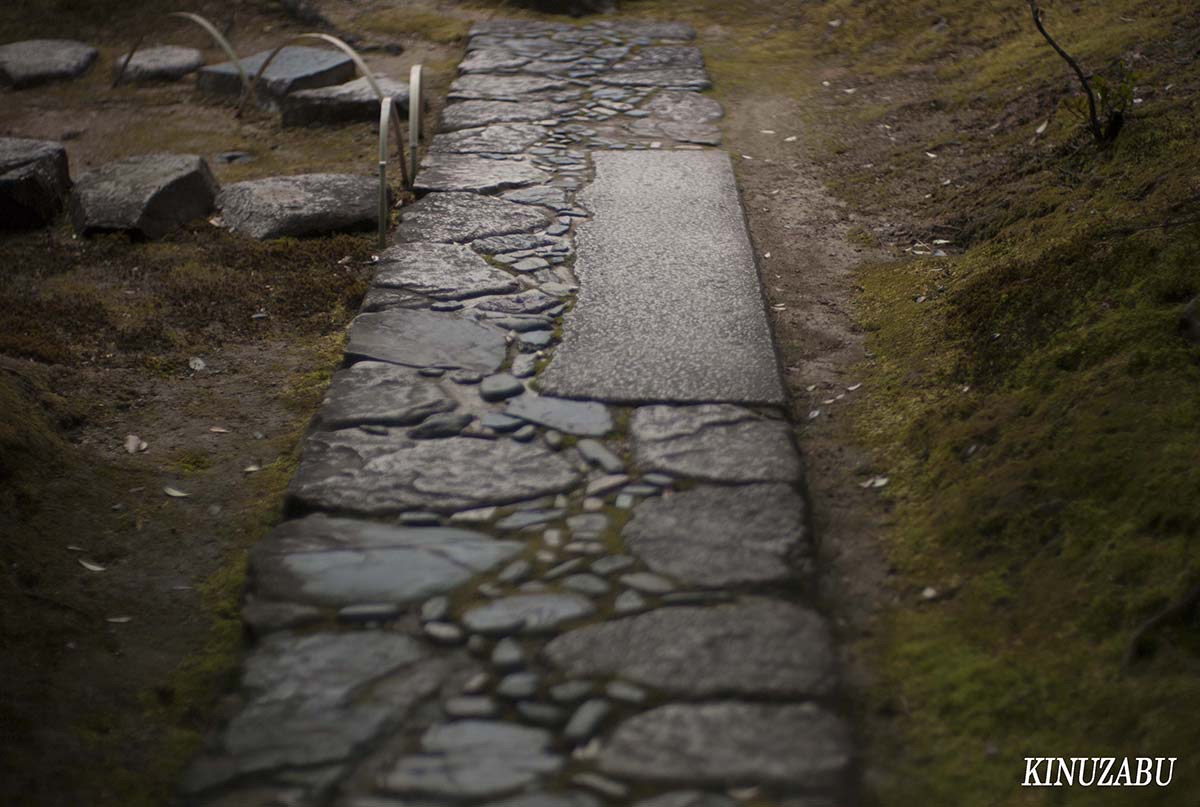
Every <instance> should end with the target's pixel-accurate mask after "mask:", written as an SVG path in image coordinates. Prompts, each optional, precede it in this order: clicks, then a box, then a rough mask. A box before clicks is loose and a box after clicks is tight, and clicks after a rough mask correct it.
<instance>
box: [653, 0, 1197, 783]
mask: <svg viewBox="0 0 1200 807" xmlns="http://www.w3.org/2000/svg"><path fill="white" fill-rule="evenodd" d="M632 5H633V7H634V9H635V10H638V11H639V12H641V13H645V14H647V15H653V14H656V13H658V14H661V13H665V12H667V11H669V10H670V11H677V12H679V13H680V14H681V15H682V16H684V17H686V18H690V19H691V20H692V21H693V22H695V23H697V24H699V25H700V26H702V27H703V26H705V25H708V24H716V25H719V26H721V28H720V29H714V30H713V31H712V32H711V33H712V34H714V35H715V34H717V32H718V30H719V32H720V34H722V35H720V36H713V35H710V36H709V37H707V38H706V43H705V44H706V56H707V58H708V61H709V64H710V67H711V68H712V70H713V72H714V74H715V78H716V81H717V86H718V93H726V94H728V95H730V96H732V95H736V94H737V93H739V92H743V91H753V92H760V93H762V92H775V93H778V94H779V95H781V96H787V97H790V98H802V99H805V100H806V101H808V102H810V103H811V106H812V108H813V114H812V117H811V120H810V126H811V127H812V131H811V132H810V139H812V136H813V135H814V134H815V135H817V138H816V142H817V146H816V148H815V149H814V152H815V153H814V156H815V157H816V158H817V160H816V162H817V163H818V164H822V165H825V166H827V167H828V169H827V170H828V173H827V176H826V177H825V179H826V182H827V184H828V185H829V186H830V187H831V188H832V189H833V190H834V191H835V192H836V193H837V194H838V195H840V196H842V197H843V198H845V199H846V200H847V201H848V202H850V203H851V204H852V205H853V206H854V207H856V208H857V209H859V210H863V211H865V212H866V213H868V214H874V215H875V216H877V217H880V218H883V219H886V220H888V221H892V222H896V221H901V222H910V223H912V224H911V227H912V231H913V232H916V233H919V234H921V235H923V236H924V238H925V240H926V241H929V240H932V238H934V237H945V236H947V235H948V234H950V233H954V235H952V236H951V238H953V240H955V241H956V242H957V245H956V247H952V249H956V248H957V249H960V250H961V254H957V255H953V256H949V257H946V258H928V257H927V258H920V259H913V258H906V259H904V260H901V261H894V260H893V261H888V262H886V263H880V264H877V265H869V266H864V267H863V268H862V270H861V275H860V282H861V284H862V287H863V291H862V293H861V295H860V299H859V313H860V317H861V322H862V324H863V325H864V327H866V328H867V329H868V330H869V331H871V332H872V335H871V337H870V339H869V347H870V349H871V351H872V352H873V359H872V360H871V361H870V362H869V366H868V367H867V368H864V369H865V371H866V372H867V373H868V382H869V384H870V387H871V389H872V390H873V393H872V394H871V396H870V400H869V403H868V404H867V406H866V408H865V409H863V410H860V416H859V431H860V433H861V435H862V437H863V439H864V441H865V442H867V443H868V444H869V445H871V446H872V447H873V448H874V449H875V451H876V453H877V455H878V457H879V458H880V460H881V461H882V463H883V464H885V465H886V467H887V468H888V469H889V474H890V476H891V478H892V484H891V486H890V487H889V488H888V489H887V491H886V495H887V497H888V498H889V499H890V501H891V504H892V505H893V506H894V508H895V515H896V517H895V522H894V523H895V526H894V529H893V530H891V532H890V534H889V535H888V536H887V538H886V541H887V544H886V551H887V552H888V554H889V556H890V559H891V560H892V562H893V563H894V564H895V566H896V567H897V568H898V570H899V573H900V575H901V579H902V581H903V586H904V587H905V588H906V590H907V591H908V592H909V593H910V594H911V596H910V597H908V598H907V600H906V601H907V602H908V603H911V604H910V605H905V606H902V607H900V608H898V609H896V610H895V611H893V612H892V613H890V614H888V615H886V617H885V620H884V621H885V626H884V628H883V630H882V632H881V635H880V637H879V638H878V639H877V640H875V641H874V642H873V645H872V646H871V647H870V648H869V650H868V652H869V653H870V654H871V656H872V658H873V664H874V666H875V667H876V668H877V670H878V671H879V672H880V675H881V677H880V681H879V685H878V687H877V688H876V689H875V690H874V691H873V692H870V693H868V697H869V701H870V708H871V709H872V710H874V711H875V712H877V713H879V714H883V715H885V716H889V719H885V720H881V721H878V722H876V723H875V725H876V726H881V725H888V726H889V727H890V728H889V730H888V731H887V732H877V733H876V736H875V747H874V749H873V755H874V756H875V758H876V760H877V762H878V766H877V767H879V768H880V769H881V770H882V772H883V774H882V776H880V777H879V780H878V781H876V782H875V783H874V786H873V790H875V791H876V795H877V796H878V797H879V799H880V801H881V802H882V803H884V804H890V805H912V804H938V805H941V804H954V805H984V804H987V805H993V804H995V805H1000V804H1003V805H1008V804H1089V805H1093V804H1134V803H1136V804H1177V803H1191V802H1189V801H1188V800H1189V799H1191V798H1193V797H1194V794H1195V792H1196V791H1197V789H1198V788H1200V759H1197V758H1196V757H1195V756H1194V755H1192V754H1190V752H1191V751H1193V750H1194V749H1195V748H1196V747H1197V746H1198V744H1200V728H1198V727H1197V724H1196V722H1195V721H1194V720H1193V719H1191V716H1190V714H1189V711H1190V709H1189V707H1188V705H1189V704H1190V705H1192V706H1194V705H1195V704H1197V703H1200V679H1197V677H1196V675H1195V672H1196V665H1197V658H1196V651H1197V650H1198V649H1200V644H1198V642H1197V637H1196V632H1195V628H1196V625H1195V623H1194V622H1193V623H1191V624H1190V625H1188V626H1183V627H1180V626H1175V627H1171V628H1168V629H1166V630H1164V631H1163V632H1162V633H1160V634H1158V635H1157V637H1156V638H1157V641H1156V642H1155V646H1154V648H1153V650H1154V652H1153V653H1151V654H1150V656H1149V657H1147V658H1143V659H1141V660H1140V661H1139V662H1138V663H1137V664H1136V665H1135V666H1134V667H1133V669H1132V670H1131V671H1129V672H1123V670H1122V658H1123V654H1124V653H1125V651H1126V648H1127V646H1128V643H1129V640H1130V637H1131V635H1132V633H1133V631H1134V630H1135V628H1136V626H1138V625H1139V624H1140V623H1142V622H1143V621H1144V620H1145V619H1147V618H1148V617H1149V616H1151V615H1152V614H1154V613H1156V612H1157V611H1158V610H1160V609H1161V608H1163V607H1164V606H1165V605H1166V604H1167V603H1169V602H1170V601H1172V600H1173V599H1175V598H1177V597H1179V596H1180V595H1181V594H1182V592H1184V591H1185V590H1186V588H1187V587H1188V586H1189V585H1191V584H1194V583H1195V581H1196V580H1197V579H1198V578H1200V552H1198V550H1197V538H1198V537H1200V536H1198V533H1200V500H1198V498H1197V492H1198V491H1200V462H1197V460H1198V459H1200V449H1198V448H1197V446H1198V445H1200V441H1198V438H1200V361H1198V360H1200V350H1198V349H1197V348H1195V347H1191V346H1189V345H1188V344H1187V343H1185V342H1184V340H1183V339H1182V338H1181V337H1180V332H1179V324H1178V323H1179V316H1180V312H1181V309H1182V307H1183V305H1184V304H1185V303H1186V302H1187V300H1189V299H1190V298H1191V297H1193V296H1194V295H1196V294H1197V293H1200V261H1198V260H1197V255H1198V248H1200V227H1198V226H1197V225H1195V224H1192V225H1190V226H1189V225H1181V226H1173V227H1169V228H1165V229H1163V228H1157V227H1156V225H1162V224H1163V223H1164V222H1167V221H1181V220H1187V219H1195V218H1196V217H1197V213H1198V212H1200V211H1198V210H1197V207H1198V205H1197V194H1198V192H1200V174H1198V173H1197V169H1196V166H1197V164H1200V132H1198V131H1197V129H1198V128H1200V124H1198V120H1200V118H1198V117H1197V112H1198V110H1197V97H1198V96H1197V90H1198V89H1200V69H1197V67H1196V65H1195V64H1194V54H1195V53H1196V51H1197V45H1198V43H1200V31H1198V30H1197V24H1196V22H1195V21H1194V19H1193V18H1194V13H1193V12H1194V9H1192V8H1190V4H1188V3H1182V2H1154V3H1151V2H1138V0H1106V2H1098V1H1097V0H1092V1H1091V2H1077V3H1074V4H1072V5H1071V6H1070V7H1069V8H1068V7H1067V6H1066V5H1065V4H1063V3H1054V4H1050V8H1049V11H1048V25H1049V26H1050V28H1051V30H1052V31H1053V32H1054V33H1055V34H1056V35H1057V36H1058V37H1059V38H1060V39H1061V41H1062V42H1063V43H1064V44H1066V45H1067V47H1068V48H1069V49H1071V50H1072V51H1073V52H1074V53H1075V54H1076V55H1078V56H1079V57H1080V58H1081V59H1082V60H1083V61H1084V63H1085V64H1087V65H1090V66H1093V67H1099V68H1104V67H1106V66H1108V65H1109V64H1110V63H1111V61H1112V60H1114V59H1117V58H1120V57H1129V56H1131V55H1132V56H1135V66H1136V69H1137V71H1138V73H1139V79H1138V95H1139V96H1140V97H1143V98H1144V103H1142V104H1141V105H1139V106H1138V107H1137V111H1136V114H1135V116H1134V117H1133V118H1132V119H1131V120H1130V121H1129V123H1128V125H1127V127H1126V130H1125V131H1124V133H1123V134H1122V136H1121V139H1120V141H1119V142H1118V143H1117V145H1116V147H1115V148H1113V149H1111V150H1109V151H1107V152H1105V153H1097V151H1096V150H1095V149H1094V148H1093V147H1091V146H1090V145H1089V144H1087V143H1086V141H1085V139H1083V138H1082V137H1081V136H1080V134H1079V133H1080V124H1079V122H1078V120H1077V119H1076V118H1075V117H1074V116H1073V115H1072V114H1071V113H1070V108H1071V107H1072V106H1073V105H1075V104H1076V103H1077V100H1078V99H1077V98H1076V97H1075V92H1074V88H1073V86H1072V84H1071V81H1070V76H1069V74H1067V73H1066V68H1065V66H1064V65H1063V64H1062V63H1061V62H1060V61H1058V59H1057V57H1056V56H1055V55H1054V54H1053V53H1052V52H1051V51H1050V50H1049V49H1048V47H1047V46H1046V45H1045V43H1044V42H1043V41H1042V40H1041V39H1040V38H1039V37H1038V36H1037V34H1036V33H1035V32H1034V31H1033V29H1032V26H1031V23H1030V21H1029V18H1028V11H1027V9H1026V8H1025V7H1024V4H1023V3H1019V2H1015V0H1014V2H1011V3H997V2H985V3H979V2H973V1H972V0H944V1H942V2H929V1H928V0H895V1H893V2H850V0H835V1H834V2H824V3H810V4H804V6H803V7H802V8H797V9H795V10H794V11H792V12H790V14H791V18H790V19H788V18H787V17H786V15H787V14H788V13H789V12H787V11H786V10H784V11H781V9H780V8H779V4H770V3H758V2H741V3H722V4H716V3H706V2H699V1H697V2H683V3H671V4H669V6H670V8H669V9H668V7H667V6H668V4H665V3H662V2H640V3H634V4H632ZM831 20H840V21H841V22H840V25H838V26H830V25H829V24H828V23H829V21H831ZM823 75H829V76H830V77H831V78H832V81H831V82H830V83H831V85H832V88H830V89H823V88H822V87H821V86H820V82H819V78H820V77H821V76H823ZM1168 85H1173V86H1172V87H1171V88H1170V90H1168V89H1166V88H1167V86H1168ZM841 88H853V89H855V94H853V95H851V94H848V93H841V92H839V90H840V89H841ZM1047 120H1048V121H1049V122H1050V124H1049V126H1048V127H1047V129H1046V131H1045V133H1044V136H1042V137H1041V138H1038V137H1037V136H1036V134H1035V130H1036V129H1037V127H1038V125H1039V124H1040V123H1041V122H1042V121H1047ZM885 125H886V126H889V127H891V128H890V129H887V130H883V129H881V127H882V126H885ZM881 132H886V133H889V134H890V137H888V138H886V139H885V138H883V137H880V133H881ZM926 152H931V153H935V154H936V155H937V158H936V162H934V158H930V157H928V156H927V154H926ZM944 178H949V179H950V180H951V181H950V183H949V184H948V185H943V184H942V183H943V181H944ZM935 224H938V225H943V226H944V227H945V229H941V228H938V227H935V226H934V225H935ZM920 297H924V298H926V299H925V300H924V301H923V302H922V303H917V302H916V299H917V298H920ZM926 586H932V587H933V588H935V589H936V590H937V591H938V592H939V596H938V598H937V599H936V600H935V601H933V602H930V603H923V601H922V599H921V597H920V596H919V593H920V592H921V591H922V590H923V589H924V588H925V587H926ZM890 718H894V719H890ZM885 733H887V734H888V736H886V737H885V736H883V734H885ZM1081 754H1086V755H1106V754H1113V755H1126V754H1129V755H1135V754H1140V755H1163V756H1179V757H1181V759H1180V761H1179V766H1178V768H1177V769H1176V779H1175V785H1174V786H1173V787H1172V788H1170V789H1169V790H1165V791H1159V790H1154V791H1129V790H1111V791H1098V790H1095V789H1091V790H1080V789H1076V790H1074V791H1069V792H1066V791H1055V792H1053V793H1051V792H1049V791H1038V792H1033V791H1030V790H1024V791H1023V790H1022V789H1021V788H1020V787H1018V786H1017V785H1018V784H1019V782H1020V779H1021V777H1022V775H1023V763H1022V760H1021V758H1022V757H1024V756H1026V755H1033V756H1040V755H1081Z"/></svg>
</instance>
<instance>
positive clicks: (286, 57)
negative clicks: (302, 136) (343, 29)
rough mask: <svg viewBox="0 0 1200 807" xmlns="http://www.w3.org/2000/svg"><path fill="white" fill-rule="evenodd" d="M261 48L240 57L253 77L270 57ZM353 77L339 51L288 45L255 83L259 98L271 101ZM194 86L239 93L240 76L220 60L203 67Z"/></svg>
mask: <svg viewBox="0 0 1200 807" xmlns="http://www.w3.org/2000/svg"><path fill="white" fill-rule="evenodd" d="M270 55H271V52H270V51H262V52H260V53H256V54H254V55H253V56H247V57H245V58H243V59H241V64H242V69H243V70H245V71H246V75H247V77H250V78H253V76H254V75H255V74H257V73H258V71H259V70H260V69H261V68H262V66H263V63H264V62H266V60H267V59H268V58H269V57H270ZM353 78H354V62H353V60H351V59H350V57H349V56H347V55H345V54H344V53H342V52H341V51H335V50H329V49H328V48H312V47H305V46H301V45H289V46H288V47H286V48H284V49H283V50H281V51H280V52H279V54H278V55H277V56H276V57H275V58H274V59H273V60H272V61H271V64H270V66H269V67H267V70H266V72H265V73H263V76H262V79H261V81H260V82H259V83H258V84H257V92H258V97H259V101H260V102H264V103H268V104H272V103H275V102H277V101H278V99H279V98H280V97H282V96H284V95H287V94H288V93H291V92H295V91H297V90H311V89H313V88H315V87H328V86H330V85H333V84H342V83H344V82H347V81H351V80H353ZM196 87H197V88H199V89H200V90H203V91H204V92H211V93H217V94H220V95H235V96H236V95H240V94H241V92H242V80H241V76H240V74H239V73H238V70H237V66H236V65H235V64H234V63H233V62H221V63H220V64H214V65H209V66H208V67H205V68H202V69H201V70H200V72H199V74H198V75H197V76H196Z"/></svg>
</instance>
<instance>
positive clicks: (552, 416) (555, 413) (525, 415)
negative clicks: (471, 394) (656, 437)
mask: <svg viewBox="0 0 1200 807" xmlns="http://www.w3.org/2000/svg"><path fill="white" fill-rule="evenodd" d="M504 413H505V414H506V415H510V416H511V417H515V418H520V419H521V420H527V421H529V422H530V423H536V424H538V425H539V426H545V427H547V428H550V429H557V430H558V431H560V432H565V433H567V434H574V435H577V436H580V437H603V436H604V435H605V434H608V433H609V432H610V431H612V428H613V422H612V417H611V416H610V415H609V413H608V409H607V407H605V406H604V404H600V403H596V402H594V401H569V400H567V399H565V398H551V397H548V396H544V395H534V394H532V393H530V394H526V395H522V396H521V397H520V398H516V399H514V400H512V401H509V403H508V407H507V408H506V409H505V410H504Z"/></svg>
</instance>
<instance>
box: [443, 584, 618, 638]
mask: <svg viewBox="0 0 1200 807" xmlns="http://www.w3.org/2000/svg"><path fill="white" fill-rule="evenodd" d="M595 610H596V607H595V606H594V605H592V603H591V602H590V601H589V600H587V599H585V598H583V597H580V596H578V595H577V594H515V595H513V596H511V597H504V598H502V599H499V600H496V601H495V602H491V603H488V604H487V605H481V606H476V607H474V608H471V609H469V610H468V611H467V612H466V613H465V614H463V624H464V625H465V626H466V627H467V629H468V630H471V631H474V632H476V633H485V634H505V633H522V634H538V633H550V632H553V631H554V630H555V629H556V628H557V627H558V626H559V625H561V624H562V623H564V622H569V621H571V620H574V619H580V618H582V617H586V616H590V615H591V614H593V613H595Z"/></svg>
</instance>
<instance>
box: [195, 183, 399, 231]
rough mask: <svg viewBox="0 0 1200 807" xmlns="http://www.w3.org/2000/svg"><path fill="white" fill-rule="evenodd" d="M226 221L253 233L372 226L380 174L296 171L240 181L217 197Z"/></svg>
mask: <svg viewBox="0 0 1200 807" xmlns="http://www.w3.org/2000/svg"><path fill="white" fill-rule="evenodd" d="M217 206H218V207H220V208H221V216H222V218H223V219H224V221H225V226H226V227H228V228H229V229H231V230H233V231H234V232H235V233H242V234H243V235H248V236H250V237H251V238H284V237H287V236H292V237H303V236H308V235H324V234H326V233H334V232H347V231H353V230H369V229H371V228H373V227H375V226H377V225H378V223H379V180H378V179H376V178H375V177H365V176H355V175H353V174H298V175H296V176H290V177H269V178H267V179H255V180H250V181H247V182H238V183H235V184H233V185H229V186H227V187H226V188H225V189H224V190H222V191H221V195H220V197H219V198H218V200H217Z"/></svg>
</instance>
